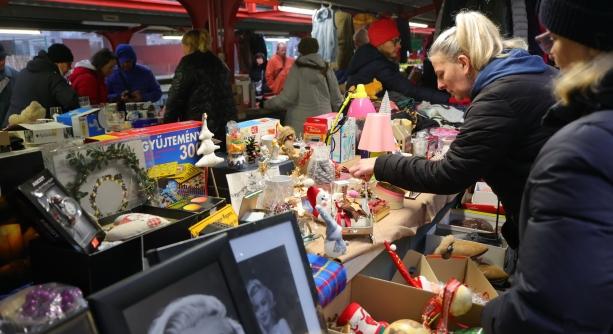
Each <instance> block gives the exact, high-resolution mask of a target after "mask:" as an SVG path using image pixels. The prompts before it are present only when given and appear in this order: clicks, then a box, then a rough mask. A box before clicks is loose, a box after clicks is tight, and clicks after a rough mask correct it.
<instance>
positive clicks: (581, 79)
mask: <svg viewBox="0 0 613 334" xmlns="http://www.w3.org/2000/svg"><path fill="white" fill-rule="evenodd" d="M612 70H613V52H601V53H599V54H598V55H596V56H595V57H594V58H593V59H592V60H589V61H584V62H581V63H577V64H574V65H573V66H572V67H571V68H570V69H568V70H567V71H565V72H564V73H563V74H562V76H560V77H559V78H558V79H557V80H556V82H555V86H554V93H555V95H556V97H557V98H558V99H559V100H560V102H561V103H562V105H568V104H570V101H571V97H572V96H573V95H574V94H577V93H579V94H582V95H587V94H588V93H589V92H590V91H591V92H594V91H595V90H596V89H597V87H598V86H599V85H600V81H601V80H602V78H603V77H604V76H605V74H606V73H607V72H609V71H612Z"/></svg>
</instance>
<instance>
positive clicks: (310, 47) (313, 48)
mask: <svg viewBox="0 0 613 334" xmlns="http://www.w3.org/2000/svg"><path fill="white" fill-rule="evenodd" d="M317 51H319V43H318V42H317V40H316V39H315V38H313V37H304V38H303V39H301V40H300V43H298V52H300V54H301V55H303V56H306V55H310V54H311V53H316V52H317Z"/></svg>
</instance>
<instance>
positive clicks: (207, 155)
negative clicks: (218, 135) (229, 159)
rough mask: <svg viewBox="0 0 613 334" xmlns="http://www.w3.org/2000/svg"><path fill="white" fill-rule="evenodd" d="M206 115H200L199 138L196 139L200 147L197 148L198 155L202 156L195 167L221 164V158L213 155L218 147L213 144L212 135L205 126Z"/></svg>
mask: <svg viewBox="0 0 613 334" xmlns="http://www.w3.org/2000/svg"><path fill="white" fill-rule="evenodd" d="M207 118H208V116H207V114H206V113H205V114H204V115H202V129H201V130H200V136H199V137H198V138H199V139H200V140H201V142H200V147H198V151H197V152H196V153H198V155H202V158H200V160H198V162H196V167H200V168H204V167H214V166H216V165H218V164H219V163H221V162H223V158H220V157H218V156H216V155H215V150H218V149H219V145H215V144H214V143H213V133H212V132H211V131H210V130H209V128H208V126H207Z"/></svg>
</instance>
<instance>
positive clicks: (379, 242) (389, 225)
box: [306, 194, 456, 280]
mask: <svg viewBox="0 0 613 334" xmlns="http://www.w3.org/2000/svg"><path fill="white" fill-rule="evenodd" d="M455 196H456V195H433V194H421V195H419V197H417V199H415V200H409V199H405V200H404V208H402V209H398V210H391V212H390V214H389V215H388V216H387V217H385V218H383V219H382V220H381V221H380V222H378V223H375V225H374V243H371V242H370V239H369V238H368V237H348V238H346V240H348V241H349V247H347V253H346V254H345V255H343V256H341V257H340V258H338V260H339V261H340V262H341V263H343V265H344V266H345V268H346V269H347V280H351V279H352V278H353V277H354V276H355V275H357V274H358V273H359V272H360V271H362V269H364V268H365V267H366V266H367V265H368V264H369V263H370V262H371V261H372V260H374V259H375V258H376V257H377V255H379V254H380V253H381V252H383V250H384V247H383V241H389V242H394V241H396V240H399V239H402V238H405V237H410V236H414V235H415V234H416V232H417V229H418V228H419V227H420V226H423V225H425V224H427V223H429V222H430V221H431V220H432V219H433V218H434V217H435V216H436V214H437V213H438V212H439V211H440V210H441V209H442V208H443V207H444V206H445V204H447V203H448V202H451V201H452V200H453V199H454V198H455ZM312 228H313V232H314V233H315V234H319V235H322V237H320V238H318V239H316V240H315V241H313V242H311V243H309V244H307V245H306V249H307V252H309V253H315V254H320V255H321V254H323V252H324V251H323V249H324V248H323V247H324V239H323V236H324V235H325V232H326V228H325V226H324V225H323V224H313V225H312Z"/></svg>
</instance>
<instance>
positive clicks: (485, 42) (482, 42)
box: [428, 11, 528, 72]
mask: <svg viewBox="0 0 613 334" xmlns="http://www.w3.org/2000/svg"><path fill="white" fill-rule="evenodd" d="M513 48H520V49H527V48H528V45H527V43H526V42H525V41H524V40H522V39H520V38H514V39H508V40H504V39H503V38H502V36H501V35H500V31H499V30H498V27H496V25H495V24H494V22H492V21H491V20H490V19H488V18H487V17H486V16H485V15H483V14H481V13H479V12H476V11H465V12H460V13H458V14H457V15H456V17H455V27H451V28H449V29H447V30H445V31H443V32H442V33H441V34H440V35H439V36H438V37H437V38H436V40H435V41H434V43H433V44H432V47H431V48H430V52H429V54H428V56H429V57H432V56H433V55H435V54H439V53H440V54H442V55H444V56H445V57H447V58H448V59H455V58H456V57H457V56H459V55H461V54H463V55H465V56H466V57H468V58H469V59H470V62H471V64H472V66H473V68H474V69H475V71H477V72H479V71H481V70H482V69H483V68H484V67H485V65H487V64H488V63H489V62H490V61H491V60H492V58H502V57H505V56H506V55H505V54H503V50H504V49H513Z"/></svg>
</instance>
